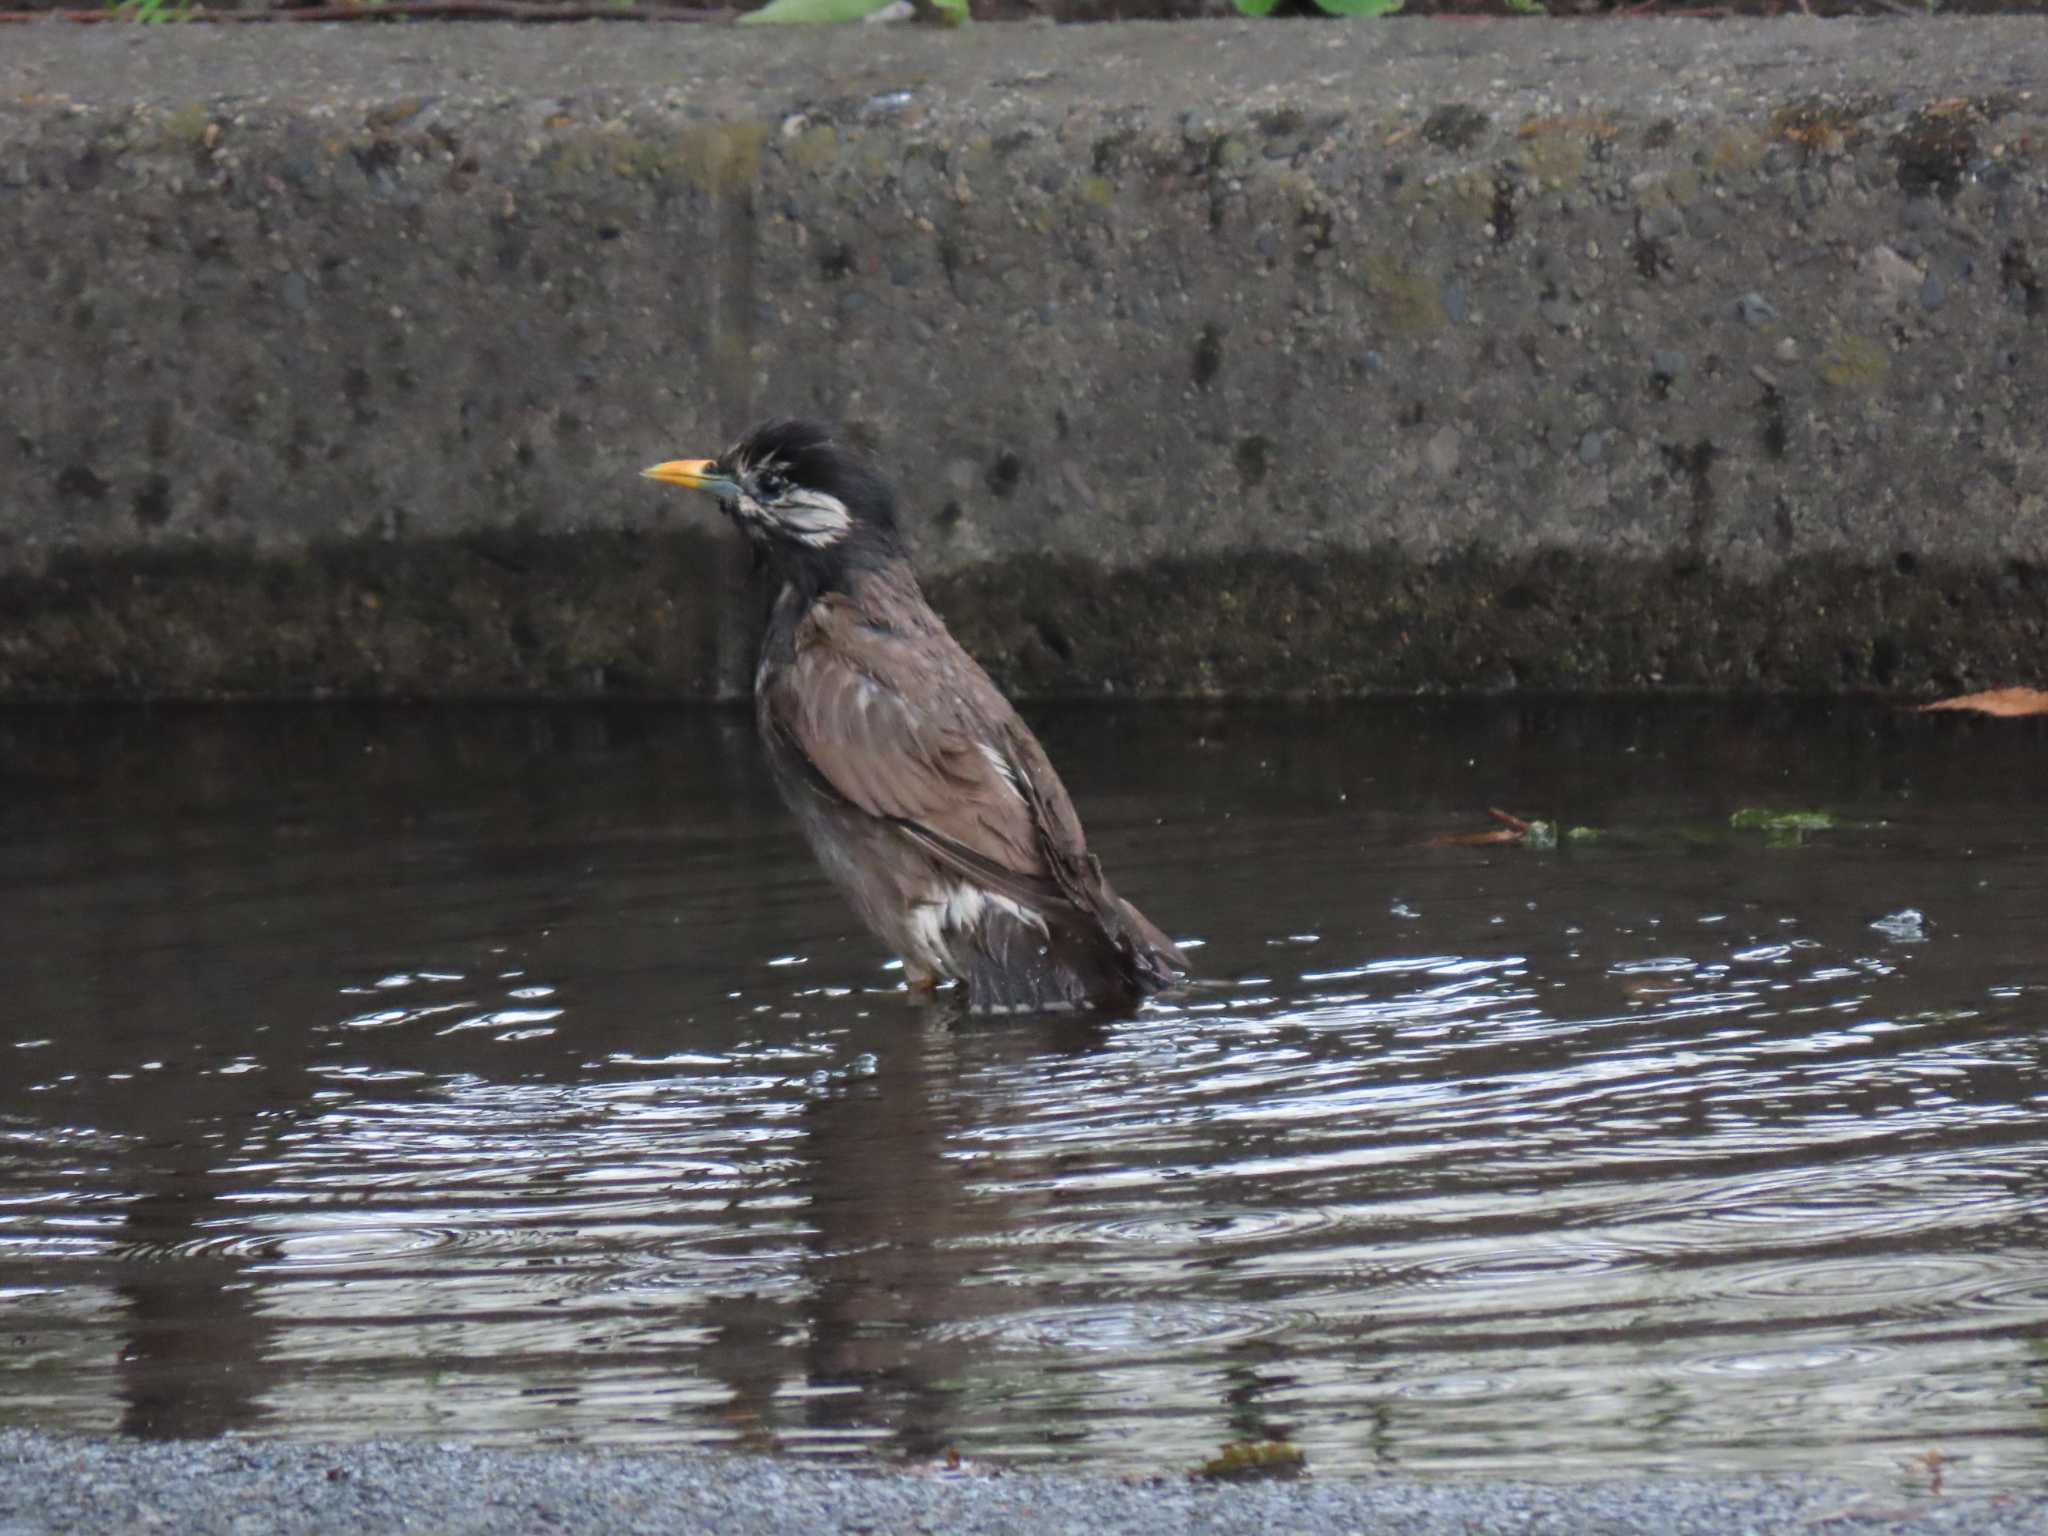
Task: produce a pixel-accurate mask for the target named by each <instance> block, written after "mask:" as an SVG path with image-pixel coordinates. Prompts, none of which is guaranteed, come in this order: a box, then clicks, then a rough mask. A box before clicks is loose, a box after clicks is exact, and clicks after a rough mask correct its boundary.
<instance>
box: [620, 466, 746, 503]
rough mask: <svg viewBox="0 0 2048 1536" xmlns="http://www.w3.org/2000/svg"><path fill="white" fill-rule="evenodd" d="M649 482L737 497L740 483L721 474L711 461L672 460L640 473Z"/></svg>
mask: <svg viewBox="0 0 2048 1536" xmlns="http://www.w3.org/2000/svg"><path fill="white" fill-rule="evenodd" d="M640 473H641V474H642V475H644V476H645V477H646V478H647V479H649V480H659V481H660V482H661V483H662V484H663V485H680V486H681V487H683V489H685V490H688V491H709V492H710V493H711V494H712V495H714V496H736V495H738V494H739V489H740V488H739V483H738V482H737V481H736V480H734V479H733V478H732V476H730V475H726V474H720V473H719V472H718V470H717V469H716V468H714V467H713V462H712V461H711V460H710V459H670V460H669V461H668V462H667V463H666V464H656V465H653V466H652V467H650V468H648V469H643V470H641V471H640Z"/></svg>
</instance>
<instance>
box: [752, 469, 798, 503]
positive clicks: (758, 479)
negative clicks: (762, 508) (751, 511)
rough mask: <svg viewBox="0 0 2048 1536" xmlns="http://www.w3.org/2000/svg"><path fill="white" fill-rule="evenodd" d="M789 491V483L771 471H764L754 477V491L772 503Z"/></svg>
mask: <svg viewBox="0 0 2048 1536" xmlns="http://www.w3.org/2000/svg"><path fill="white" fill-rule="evenodd" d="M788 489H789V482H788V481H787V480H785V479H784V478H783V477H782V476H781V475H780V474H778V473H776V471H774V470H772V469H764V470H762V471H761V473H760V474H758V475H756V476H754V491H755V493H756V494H757V495H759V496H763V497H765V498H767V499H768V500H770V501H772V500H774V499H775V498H776V497H777V496H780V495H781V494H782V493H783V492H784V491H786V490H788Z"/></svg>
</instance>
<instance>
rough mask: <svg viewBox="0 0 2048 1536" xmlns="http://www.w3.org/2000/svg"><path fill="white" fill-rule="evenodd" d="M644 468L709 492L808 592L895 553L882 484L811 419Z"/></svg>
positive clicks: (892, 510)
mask: <svg viewBox="0 0 2048 1536" xmlns="http://www.w3.org/2000/svg"><path fill="white" fill-rule="evenodd" d="M642 473H643V474H645V475H646V476H647V478H648V479H650V480H659V481H662V482H663V483H664V484H667V485H681V486H687V487H688V488H689V489H691V490H698V491H709V492H710V493H711V494H712V495H714V496H716V497H717V498H718V501H719V505H720V506H721V507H723V508H724V509H725V511H726V514H727V515H728V516H729V517H731V518H732V520H733V521H734V522H736V523H738V524H739V525H740V527H741V528H742V529H743V530H745V532H746V535H747V537H748V538H750V539H752V540H753V541H754V543H755V545H756V546H758V547H759V548H760V549H761V550H762V551H763V552H765V553H766V554H767V556H768V557H769V559H771V560H772V561H773V562H774V563H775V565H776V566H777V568H778V569H780V571H781V572H782V574H783V575H784V576H785V577H786V578H788V579H789V580H792V581H796V582H798V583H799V584H801V585H803V586H806V587H809V588H812V589H822V588H826V587H830V586H834V585H836V584H837V583H838V580H839V579H840V577H842V576H843V574H844V572H845V571H846V570H847V569H849V568H851V567H853V566H857V565H860V564H862V563H871V562H874V561H878V560H884V559H889V558H892V557H894V556H896V555H899V554H901V553H902V543H901V540H900V537H899V536H898V534H897V532H896V498H895V496H894V495H893V494H892V493H891V492H890V490H889V486H888V483H887V482H886V481H884V480H883V479H882V477H881V476H880V475H878V474H877V473H875V471H874V469H873V468H872V467H871V466H870V465H869V464H868V462H867V460H866V459H865V458H864V457H863V456H862V455H861V454H860V453H859V452H858V451H856V450H855V449H853V448H851V447H849V446H848V445H846V444H844V443H841V442H838V441H836V440H835V439H834V438H833V436H832V433H831V431H830V430H829V429H828V428H826V427H823V426H820V425H819V424H818V423H817V422H813V421H770V422H765V423H763V424H762V425H760V426H758V427H756V428H754V430H753V431H751V432H749V433H748V434H747V435H746V436H745V437H743V438H741V439H740V440H739V441H738V442H736V443H734V444H733V445H732V446H731V447H730V448H728V449H726V450H725V452H724V453H722V454H720V455H719V456H718V457H717V458H715V459H676V460H674V461H672V462H670V463H667V464H657V465H655V466H654V467H653V468H652V469H648V470H643V471H642Z"/></svg>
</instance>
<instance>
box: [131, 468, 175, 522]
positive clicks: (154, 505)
mask: <svg viewBox="0 0 2048 1536" xmlns="http://www.w3.org/2000/svg"><path fill="white" fill-rule="evenodd" d="M132 510H133V511H134V513H135V521H136V523H137V525H139V526H140V527H143V528H161V527H163V525H164V524H165V523H168V522H169V521H170V520H171V482H170V478H169V477H168V476H166V475H151V476H150V477H149V478H148V479H146V480H144V481H143V482H142V488H141V489H140V490H138V491H137V492H136V493H135V502H134V506H133V509H132Z"/></svg>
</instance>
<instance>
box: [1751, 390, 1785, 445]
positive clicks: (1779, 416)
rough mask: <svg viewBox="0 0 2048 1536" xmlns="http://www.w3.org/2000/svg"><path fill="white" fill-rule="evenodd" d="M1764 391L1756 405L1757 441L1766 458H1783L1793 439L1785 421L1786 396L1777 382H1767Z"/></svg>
mask: <svg viewBox="0 0 2048 1536" xmlns="http://www.w3.org/2000/svg"><path fill="white" fill-rule="evenodd" d="M1763 391H1764V392H1763V394H1762V395H1761V396H1760V397H1759V398H1758V400H1757V406H1756V413H1757V432H1756V435H1757V441H1758V443H1760V444H1761V445H1762V446H1763V450H1764V456H1765V457H1766V458H1771V459H1782V458H1784V457H1785V448H1786V445H1787V444H1788V443H1789V442H1790V440H1791V429H1790V428H1789V427H1788V426H1787V425H1786V421H1785V397H1784V396H1783V395H1781V394H1780V393H1778V387H1777V386H1776V385H1775V384H1768V383H1767V384H1765V385H1764V387H1763Z"/></svg>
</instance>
